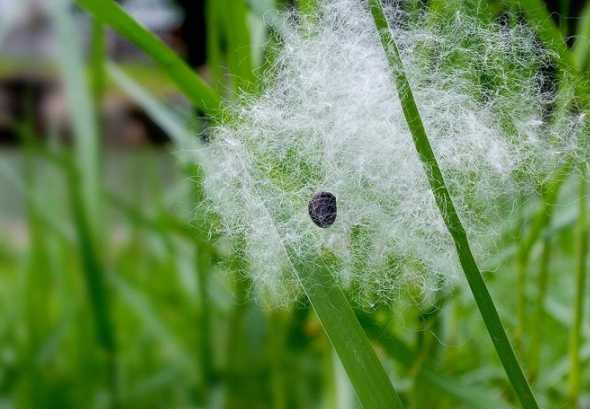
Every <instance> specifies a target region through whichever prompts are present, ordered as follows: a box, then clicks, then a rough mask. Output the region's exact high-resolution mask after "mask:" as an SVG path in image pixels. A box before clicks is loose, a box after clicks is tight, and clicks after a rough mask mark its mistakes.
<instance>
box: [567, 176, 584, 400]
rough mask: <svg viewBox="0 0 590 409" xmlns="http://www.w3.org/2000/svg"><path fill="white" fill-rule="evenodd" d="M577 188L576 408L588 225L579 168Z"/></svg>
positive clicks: (572, 348) (572, 385)
mask: <svg viewBox="0 0 590 409" xmlns="http://www.w3.org/2000/svg"><path fill="white" fill-rule="evenodd" d="M580 172H581V174H580V186H579V212H578V221H577V226H576V227H577V237H576V241H577V252H578V257H577V259H578V260H577V271H576V298H575V303H574V308H573V318H572V323H573V326H572V329H571V332H570V345H569V355H570V372H569V397H570V401H571V403H572V405H573V406H574V407H577V406H578V399H579V395H580V385H581V367H580V347H581V344H582V339H581V338H582V321H583V318H584V301H585V298H586V275H587V264H586V263H587V256H588V225H587V215H586V212H587V209H586V168H585V167H584V166H582V167H581V171H580Z"/></svg>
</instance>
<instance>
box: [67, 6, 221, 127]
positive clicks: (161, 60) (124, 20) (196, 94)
mask: <svg viewBox="0 0 590 409" xmlns="http://www.w3.org/2000/svg"><path fill="white" fill-rule="evenodd" d="M76 2H77V4H78V5H80V6H81V7H82V8H84V9H85V10H87V11H88V12H90V14H92V15H93V16H94V17H95V18H96V19H97V20H99V21H101V22H102V23H104V24H106V25H109V26H110V27H112V28H113V29H114V30H115V31H117V32H118V33H119V34H121V35H122V36H123V37H125V38H126V39H128V40H129V41H131V42H132V43H134V44H135V45H136V46H138V47H139V48H141V49H142V50H143V51H144V52H146V53H147V54H148V55H150V56H151V57H152V58H153V59H154V60H155V61H157V62H158V64H160V67H161V68H162V70H163V71H164V72H166V74H167V75H168V76H169V77H170V78H171V79H172V80H173V81H174V82H175V84H176V85H177V86H178V88H179V89H180V90H181V91H182V92H183V94H184V95H185V96H186V97H187V98H188V99H189V100H190V101H191V102H192V103H193V105H194V106H195V107H196V108H199V109H201V110H203V112H205V113H206V114H207V115H209V116H211V117H217V116H218V115H220V104H221V100H220V97H219V95H218V94H217V93H216V92H215V91H214V90H213V89H212V88H211V87H209V85H207V84H206V83H205V81H203V79H201V78H200V77H199V76H198V75H197V74H196V73H195V72H194V71H193V70H191V68H190V67H189V66H188V65H187V64H186V63H185V62H184V61H182V59H180V58H179V57H178V56H177V55H176V54H175V53H174V52H173V51H172V50H170V48H168V47H167V46H166V45H165V44H164V43H163V42H162V41H161V40H160V39H159V38H158V37H156V35H154V34H153V33H151V32H150V31H148V30H147V29H146V28H145V27H143V26H142V25H141V24H140V23H138V22H137V21H136V20H135V19H133V17H131V16H130V15H129V14H127V13H126V12H125V10H123V8H121V6H119V5H118V4H117V3H115V2H114V1H113V0H76Z"/></svg>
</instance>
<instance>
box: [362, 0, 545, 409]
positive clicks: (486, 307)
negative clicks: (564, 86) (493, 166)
mask: <svg viewBox="0 0 590 409" xmlns="http://www.w3.org/2000/svg"><path fill="white" fill-rule="evenodd" d="M369 7H370V9H371V12H372V14H373V18H374V20H375V25H376V27H377V30H378V32H379V36H380V39H381V43H382V45H383V48H384V51H385V55H386V56H387V60H388V62H389V64H390V66H391V69H392V72H393V76H394V79H395V85H396V87H397V91H398V94H399V98H400V100H401V104H402V109H403V112H404V116H405V117H406V121H407V123H408V127H409V129H410V132H411V134H412V138H413V140H414V144H415V146H416V150H417V152H418V155H419V156H420V159H421V161H422V163H423V165H424V168H425V173H426V176H427V178H428V181H429V183H430V186H431V189H432V192H433V195H434V198H435V200H436V203H437V205H438V208H439V209H440V212H441V216H442V218H443V220H444V222H445V224H446V225H447V228H448V230H449V232H450V234H451V236H452V237H453V241H454V242H455V247H456V249H457V254H458V256H459V261H460V263H461V266H462V268H463V271H464V273H465V276H466V278H467V282H468V283H469V287H470V288H471V291H472V293H473V296H474V298H475V301H476V303H477V306H478V308H479V310H480V313H481V315H482V318H483V320H484V322H485V325H486V327H487V329H488V332H489V334H490V337H491V338H492V341H493V343H494V346H495V347H496V351H497V353H498V356H499V357H500V360H501V361H502V364H503V366H504V369H505V371H506V374H507V375H508V378H509V380H510V383H511V384H512V387H513V388H514V390H515V392H516V394H517V396H518V399H519V400H520V402H521V404H522V406H523V407H524V408H527V409H532V408H535V409H537V408H538V407H539V406H538V404H537V402H536V399H535V397H534V395H533V392H532V390H531V388H530V386H529V383H528V381H527V379H526V377H525V375H524V372H523V370H522V368H521V366H520V364H519V362H518V359H517V358H516V355H515V353H514V350H513V348H512V345H511V344H510V341H509V339H508V336H507V335H506V331H505V330H504V327H503V326H502V323H501V321H500V317H499V315H498V312H497V310H496V307H495V305H494V302H493V300H492V297H491V296H490V293H489V291H488V289H487V287H486V284H485V282H484V280H483V277H482V275H481V272H480V270H479V267H478V266H477V263H476V262H475V259H474V257H473V254H472V252H471V249H470V247H469V241H468V239H467V234H466V232H465V229H464V228H463V225H462V224H461V221H460V219H459V216H458V215H457V211H456V210H455V206H454V205H453V201H452V198H451V195H450V193H449V191H448V189H447V187H446V185H445V181H444V178H443V175H442V172H441V170H440V168H439V166H438V163H437V161H436V157H435V155H434V152H433V151H432V147H431V146H430V141H429V140H428V136H427V135H426V130H425V128H424V125H423V123H422V119H421V117H420V113H419V111H418V107H417V106H416V102H415V100H414V96H413V94H412V91H411V88H410V84H409V82H408V79H407V77H406V75H405V72H404V68H403V63H402V60H401V57H400V54H399V50H398V48H397V45H396V43H395V40H394V38H393V35H392V32H391V29H390V27H389V23H388V21H387V18H386V17H385V13H384V10H383V6H382V4H381V1H380V0H369Z"/></svg>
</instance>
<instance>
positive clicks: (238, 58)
mask: <svg viewBox="0 0 590 409" xmlns="http://www.w3.org/2000/svg"><path fill="white" fill-rule="evenodd" d="M218 1H221V0H218ZM223 1H225V3H226V4H225V7H224V9H223V10H222V11H221V13H222V16H223V17H225V24H224V25H223V27H224V28H225V37H226V38H227V47H228V50H229V51H228V53H227V60H228V66H229V67H228V68H229V71H230V74H231V80H232V83H233V86H234V95H236V96H237V95H239V94H240V92H244V91H253V90H254V88H255V87H254V86H255V84H256V82H255V77H254V71H253V66H252V49H251V38H250V29H249V27H248V13H249V11H248V7H247V6H246V1H245V0H223Z"/></svg>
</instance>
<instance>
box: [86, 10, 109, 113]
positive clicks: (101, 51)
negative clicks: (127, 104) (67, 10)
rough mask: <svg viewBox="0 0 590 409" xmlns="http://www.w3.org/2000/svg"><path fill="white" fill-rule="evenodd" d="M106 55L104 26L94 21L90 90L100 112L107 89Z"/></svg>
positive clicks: (91, 41)
mask: <svg viewBox="0 0 590 409" xmlns="http://www.w3.org/2000/svg"><path fill="white" fill-rule="evenodd" d="M106 54H107V50H106V38H105V30H104V27H103V24H102V23H101V22H100V21H97V20H93V21H92V35H91V40H90V88H91V90H92V94H93V96H94V101H95V104H96V105H97V107H96V108H97V109H98V110H100V104H101V101H102V96H103V94H104V91H105V88H106V72H105V63H106Z"/></svg>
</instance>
